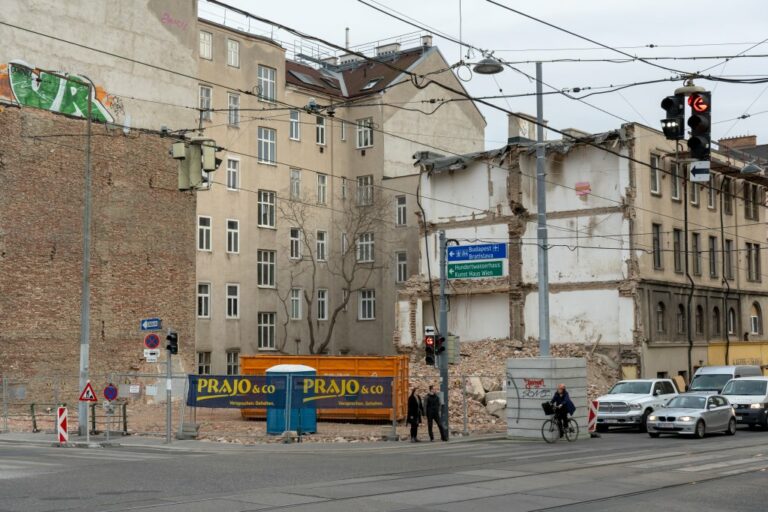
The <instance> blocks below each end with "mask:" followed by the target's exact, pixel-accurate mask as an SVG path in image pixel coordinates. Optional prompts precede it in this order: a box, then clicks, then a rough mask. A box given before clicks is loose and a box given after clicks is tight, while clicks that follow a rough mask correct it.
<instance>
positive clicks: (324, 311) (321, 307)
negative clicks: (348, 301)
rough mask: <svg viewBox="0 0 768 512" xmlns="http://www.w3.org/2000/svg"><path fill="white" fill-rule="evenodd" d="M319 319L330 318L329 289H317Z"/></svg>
mask: <svg viewBox="0 0 768 512" xmlns="http://www.w3.org/2000/svg"><path fill="white" fill-rule="evenodd" d="M317 319H318V320H328V290H326V289H323V288H320V289H319V290H317Z"/></svg>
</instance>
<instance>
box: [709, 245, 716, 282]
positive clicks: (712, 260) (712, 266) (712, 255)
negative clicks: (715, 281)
mask: <svg viewBox="0 0 768 512" xmlns="http://www.w3.org/2000/svg"><path fill="white" fill-rule="evenodd" d="M709 277H717V237H714V236H710V237H709Z"/></svg>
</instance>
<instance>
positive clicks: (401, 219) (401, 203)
mask: <svg viewBox="0 0 768 512" xmlns="http://www.w3.org/2000/svg"><path fill="white" fill-rule="evenodd" d="M395 205H396V208H397V225H398V226H405V223H406V219H405V214H406V212H405V196H397V197H395Z"/></svg>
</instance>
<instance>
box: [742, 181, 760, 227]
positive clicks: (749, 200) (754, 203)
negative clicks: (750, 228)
mask: <svg viewBox="0 0 768 512" xmlns="http://www.w3.org/2000/svg"><path fill="white" fill-rule="evenodd" d="M759 195H760V187H758V186H757V185H755V184H753V183H747V182H744V217H746V218H747V219H750V220H760V219H759V217H760V215H759V209H758V207H759V205H760V202H761V201H760V199H759Z"/></svg>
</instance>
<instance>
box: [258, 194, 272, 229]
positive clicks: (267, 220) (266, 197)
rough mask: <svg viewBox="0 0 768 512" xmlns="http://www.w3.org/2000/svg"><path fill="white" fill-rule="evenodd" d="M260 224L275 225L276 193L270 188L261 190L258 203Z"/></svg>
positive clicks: (265, 225)
mask: <svg viewBox="0 0 768 512" xmlns="http://www.w3.org/2000/svg"><path fill="white" fill-rule="evenodd" d="M258 210H259V212H258V216H259V226H260V227H265V228H273V227H275V193H274V192H271V191H269V190H259V205H258Z"/></svg>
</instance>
